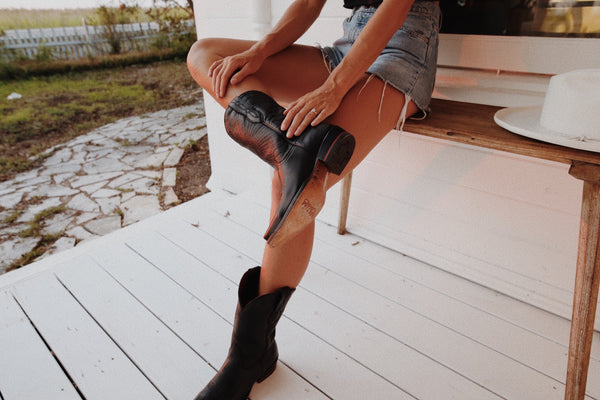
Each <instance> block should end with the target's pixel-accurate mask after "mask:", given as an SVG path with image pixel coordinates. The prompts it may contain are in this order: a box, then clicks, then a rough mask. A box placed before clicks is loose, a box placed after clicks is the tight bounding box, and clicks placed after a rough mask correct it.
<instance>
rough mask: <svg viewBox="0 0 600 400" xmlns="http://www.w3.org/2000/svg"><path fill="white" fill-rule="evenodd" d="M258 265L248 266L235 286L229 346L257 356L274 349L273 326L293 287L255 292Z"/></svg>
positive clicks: (252, 357) (279, 316)
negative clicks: (236, 303)
mask: <svg viewBox="0 0 600 400" xmlns="http://www.w3.org/2000/svg"><path fill="white" fill-rule="evenodd" d="M259 279H260V267H256V268H253V269H250V270H248V271H247V272H246V273H245V274H244V276H243V277H242V280H241V281H240V286H239V290H238V298H239V302H238V306H237V310H236V317H235V323H234V327H233V334H232V338H231V341H232V348H234V347H235V348H237V349H238V351H242V352H243V353H244V356H245V357H244V358H246V359H248V360H256V359H258V358H260V357H261V356H262V355H263V354H264V353H265V352H268V351H269V350H271V351H273V350H274V351H276V345H275V326H276V325H277V323H278V322H279V319H280V318H281V315H282V314H283V311H284V309H285V306H286V305H287V302H288V301H289V299H290V297H291V295H292V294H293V292H294V289H291V288H288V287H285V288H281V289H278V290H276V291H275V292H273V293H269V294H266V295H263V296H258V295H257V294H258V285H259Z"/></svg>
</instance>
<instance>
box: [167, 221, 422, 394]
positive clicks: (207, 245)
mask: <svg viewBox="0 0 600 400" xmlns="http://www.w3.org/2000/svg"><path fill="white" fill-rule="evenodd" d="M187 227H188V228H189V229H194V228H193V227H191V226H189V225H187ZM163 231H165V232H166V233H165V234H166V235H167V237H169V238H170V239H171V240H173V242H174V243H177V244H178V245H181V246H184V247H185V248H186V250H187V251H188V252H190V253H192V254H194V255H195V256H196V257H198V258H199V259H201V260H202V261H203V262H204V263H206V264H211V263H210V262H209V261H208V260H209V259H210V260H218V261H217V263H219V264H221V263H223V260H226V259H231V258H238V259H242V261H243V263H240V262H238V263H233V264H237V265H238V266H237V267H235V266H234V267H229V268H227V267H226V268H223V269H220V270H219V272H221V273H223V274H224V275H226V276H227V278H228V279H229V280H230V281H233V280H234V279H235V280H239V277H240V276H241V275H242V273H243V272H244V271H245V270H246V269H247V268H248V267H249V266H252V265H253V264H254V261H252V260H250V259H248V258H246V257H243V256H241V255H240V254H239V253H238V252H237V251H236V250H234V249H232V248H230V247H229V246H227V245H226V244H224V243H220V242H219V241H216V240H215V239H214V238H213V239H211V238H210V236H209V235H205V234H202V233H201V232H198V234H199V236H193V237H192V238H190V232H189V231H188V230H187V229H185V225H180V226H176V227H171V226H167V227H164V229H163ZM187 245H190V246H189V247H188V246H187ZM188 276H190V275H189V274H188ZM188 280H189V278H188ZM211 284H214V282H212V281H211ZM192 291H193V292H194V293H196V295H198V296H201V293H202V292H195V291H194V290H192ZM277 329H278V335H277V337H278V339H277V340H278V343H279V348H280V349H279V350H280V358H281V360H282V361H283V363H284V364H286V365H289V366H290V367H291V368H292V369H293V370H294V371H296V372H297V373H299V374H301V375H302V376H303V377H304V379H306V380H308V381H309V382H311V383H312V384H314V385H315V386H317V388H318V390H320V391H322V392H324V393H325V394H326V395H327V396H329V397H331V398H336V399H345V398H368V397H369V396H371V395H372V393H373V390H376V391H377V393H378V395H380V396H381V398H393V399H404V398H412V397H411V396H409V395H408V394H407V393H406V392H405V391H403V390H402V389H401V388H399V387H398V386H397V385H394V384H393V383H391V382H390V381H389V380H388V379H385V378H384V377H382V376H381V375H379V374H377V373H375V372H374V371H372V370H370V369H368V368H366V367H365V366H364V365H362V364H361V363H360V362H357V360H353V359H352V358H351V357H349V356H348V355H347V354H344V353H343V352H342V351H340V350H339V349H337V348H335V347H334V346H332V344H330V343H327V342H326V341H323V340H322V339H321V338H319V337H318V336H316V335H314V334H312V333H311V332H309V331H307V330H306V329H305V328H304V327H302V326H300V325H299V324H297V323H295V322H294V321H292V320H290V319H289V317H288V316H286V314H284V317H283V318H282V320H281V321H280V323H279V325H278V328H277ZM315 360H319V361H318V363H315ZM348 376H352V377H353V379H352V381H348V380H347V378H346V377H348ZM257 386H258V387H257V390H260V387H259V386H260V385H257ZM274 389H275V390H277V392H276V393H273V398H280V397H281V396H282V395H283V393H285V397H286V398H288V393H289V391H288V390H287V389H286V388H281V387H277V388H274ZM282 390H283V391H282ZM253 393H254V391H253ZM295 395H296V396H298V395H299V393H298V392H296V394H295ZM252 398H255V396H254V394H253V395H252Z"/></svg>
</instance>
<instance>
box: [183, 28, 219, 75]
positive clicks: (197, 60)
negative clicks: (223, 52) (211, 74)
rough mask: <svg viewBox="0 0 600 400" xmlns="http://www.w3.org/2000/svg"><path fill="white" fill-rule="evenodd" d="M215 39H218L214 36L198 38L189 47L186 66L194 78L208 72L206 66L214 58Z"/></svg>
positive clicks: (208, 65) (207, 66) (215, 49)
mask: <svg viewBox="0 0 600 400" xmlns="http://www.w3.org/2000/svg"><path fill="white" fill-rule="evenodd" d="M217 41H218V39H214V38H204V39H200V40H198V41H197V42H195V43H194V44H193V45H192V47H191V48H190V51H189V52H188V56H187V67H188V69H189V71H190V73H191V74H192V76H193V77H194V78H197V77H198V76H199V75H206V74H208V68H210V65H211V64H212V63H213V61H214V59H215V54H216V51H217ZM196 80H198V79H196Z"/></svg>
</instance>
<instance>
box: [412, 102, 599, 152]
mask: <svg viewBox="0 0 600 400" xmlns="http://www.w3.org/2000/svg"><path fill="white" fill-rule="evenodd" d="M500 108H501V107H496V106H488V105H484V104H474V103H463V102H459V101H450V100H442V99H432V101H431V110H432V112H431V114H430V115H429V116H428V117H427V118H426V119H425V120H422V121H419V120H410V119H409V120H407V121H406V124H405V125H404V129H405V130H406V131H407V132H411V133H417V134H420V135H425V136H431V137H435V138H438V139H444V140H450V141H453V142H459V143H465V144H470V145H473V146H480V147H485V148H489V149H494V150H501V151H507V152H509V153H515V154H521V155H525V156H530V157H535V158H541V159H545V160H551V161H557V162H561V163H566V164H571V163H572V162H573V161H583V162H587V163H591V164H600V153H594V152H591V151H584V150H578V149H571V148H569V147H564V146H558V145H554V144H551V143H546V142H542V141H539V140H535V139H530V138H527V137H525V136H520V135H517V134H514V133H512V132H509V131H508V130H506V129H504V128H502V127H500V126H498V125H497V124H496V123H495V122H494V114H495V113H496V111H498V110H500Z"/></svg>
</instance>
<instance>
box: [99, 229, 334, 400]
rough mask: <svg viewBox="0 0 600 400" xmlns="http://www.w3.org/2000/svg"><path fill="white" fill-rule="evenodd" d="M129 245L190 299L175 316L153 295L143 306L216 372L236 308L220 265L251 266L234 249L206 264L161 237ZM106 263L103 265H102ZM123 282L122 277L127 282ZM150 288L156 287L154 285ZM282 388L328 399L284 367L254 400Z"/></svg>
mask: <svg viewBox="0 0 600 400" xmlns="http://www.w3.org/2000/svg"><path fill="white" fill-rule="evenodd" d="M176 226H180V225H179V224H177V225H176ZM149 239H150V240H149ZM128 246H130V247H131V248H132V249H133V250H134V251H136V252H138V253H139V254H143V256H144V257H145V258H146V259H147V260H148V261H149V262H151V263H152V264H153V265H154V266H155V267H156V268H157V271H158V270H160V271H161V272H160V273H161V274H165V275H166V276H168V279H169V280H168V281H167V282H166V283H165V282H164V277H163V279H162V280H161V282H163V283H162V285H166V286H167V288H168V287H169V286H176V287H178V288H179V290H177V289H175V288H173V289H172V290H171V292H172V293H171V294H170V296H173V297H174V298H175V299H177V298H178V297H182V296H184V297H185V296H186V295H184V294H182V293H186V294H187V298H184V299H182V300H181V301H180V303H181V304H180V305H179V306H178V309H177V311H176V312H173V308H172V307H168V306H165V305H164V304H163V302H164V299H154V300H152V299H151V293H148V295H147V296H144V302H145V304H146V305H149V306H151V308H152V309H153V310H157V311H158V310H160V309H164V310H165V311H164V313H161V312H158V313H157V315H159V316H160V318H161V319H162V320H163V321H165V323H167V324H168V325H169V326H173V327H174V328H173V329H174V330H175V331H176V332H177V334H178V335H179V336H180V337H182V338H183V339H184V340H186V342H187V343H189V344H190V345H191V346H192V347H193V348H194V349H195V350H196V351H197V352H198V353H200V354H201V355H202V356H203V357H204V358H206V359H207V361H209V362H210V363H211V364H212V365H213V366H214V367H215V370H216V369H218V368H219V367H220V366H221V364H222V362H223V360H224V359H225V356H226V354H227V349H228V348H229V344H230V337H231V330H232V324H233V317H234V313H235V307H236V304H237V287H236V285H235V284H234V282H233V281H232V280H229V279H227V278H226V277H225V276H223V275H222V274H220V273H219V272H218V271H219V267H220V266H221V265H222V264H223V263H227V264H229V265H237V264H239V268H241V269H242V270H243V269H244V268H247V260H244V259H243V258H241V257H239V255H237V254H236V253H235V252H234V251H232V250H231V249H230V250H229V251H228V252H224V253H222V252H219V251H218V247H217V248H214V247H213V249H212V250H213V251H211V254H214V255H216V256H218V257H216V258H215V259H212V261H217V262H216V263H211V264H209V265H207V264H205V263H203V262H201V261H200V260H199V259H197V258H195V257H193V256H192V255H190V254H189V253H187V252H185V251H184V250H183V249H181V248H180V247H179V246H177V245H176V244H174V243H172V242H171V241H169V240H168V239H166V238H165V237H163V236H161V235H159V234H158V233H153V234H151V235H149V236H148V237H143V238H142V237H132V238H131V239H130V240H128ZM104 259H105V258H103V260H104ZM132 262H135V261H134V260H132ZM107 264H108V263H105V262H103V265H107ZM111 270H112V271H114V272H115V273H118V274H119V276H122V275H123V274H122V273H120V272H119V271H118V268H113V269H111ZM146 273H147V274H149V275H154V274H155V273H154V272H152V271H150V272H148V271H147V269H146ZM138 276H139V275H138ZM145 277H146V275H144V278H145ZM125 280H126V279H125V278H123V281H125ZM138 280H139V279H138ZM147 284H148V285H149V283H147V282H146V279H144V281H143V282H140V283H138V286H139V287H138V288H136V289H135V290H136V293H140V292H142V291H143V290H148V289H144V287H145V286H146V285H147ZM129 285H130V284H129ZM149 287H150V288H152V286H151V285H149ZM184 300H185V301H184ZM277 388H279V389H277ZM283 389H285V392H286V393H289V394H290V397H289V398H296V396H297V398H299V399H315V400H316V399H323V398H324V396H323V394H322V393H321V392H319V391H318V390H316V389H315V388H314V387H313V386H312V385H310V384H309V383H308V382H306V381H305V380H304V379H302V377H300V376H298V375H297V374H296V373H295V372H293V371H291V370H290V369H289V368H288V367H287V366H285V365H283V364H281V363H280V364H279V366H278V369H277V372H276V374H275V375H274V376H272V377H271V378H269V380H268V381H267V382H264V383H262V384H260V385H257V386H256V388H255V389H253V396H252V398H253V399H269V398H274V399H275V398H277V396H278V393H279V395H281V390H283Z"/></svg>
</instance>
